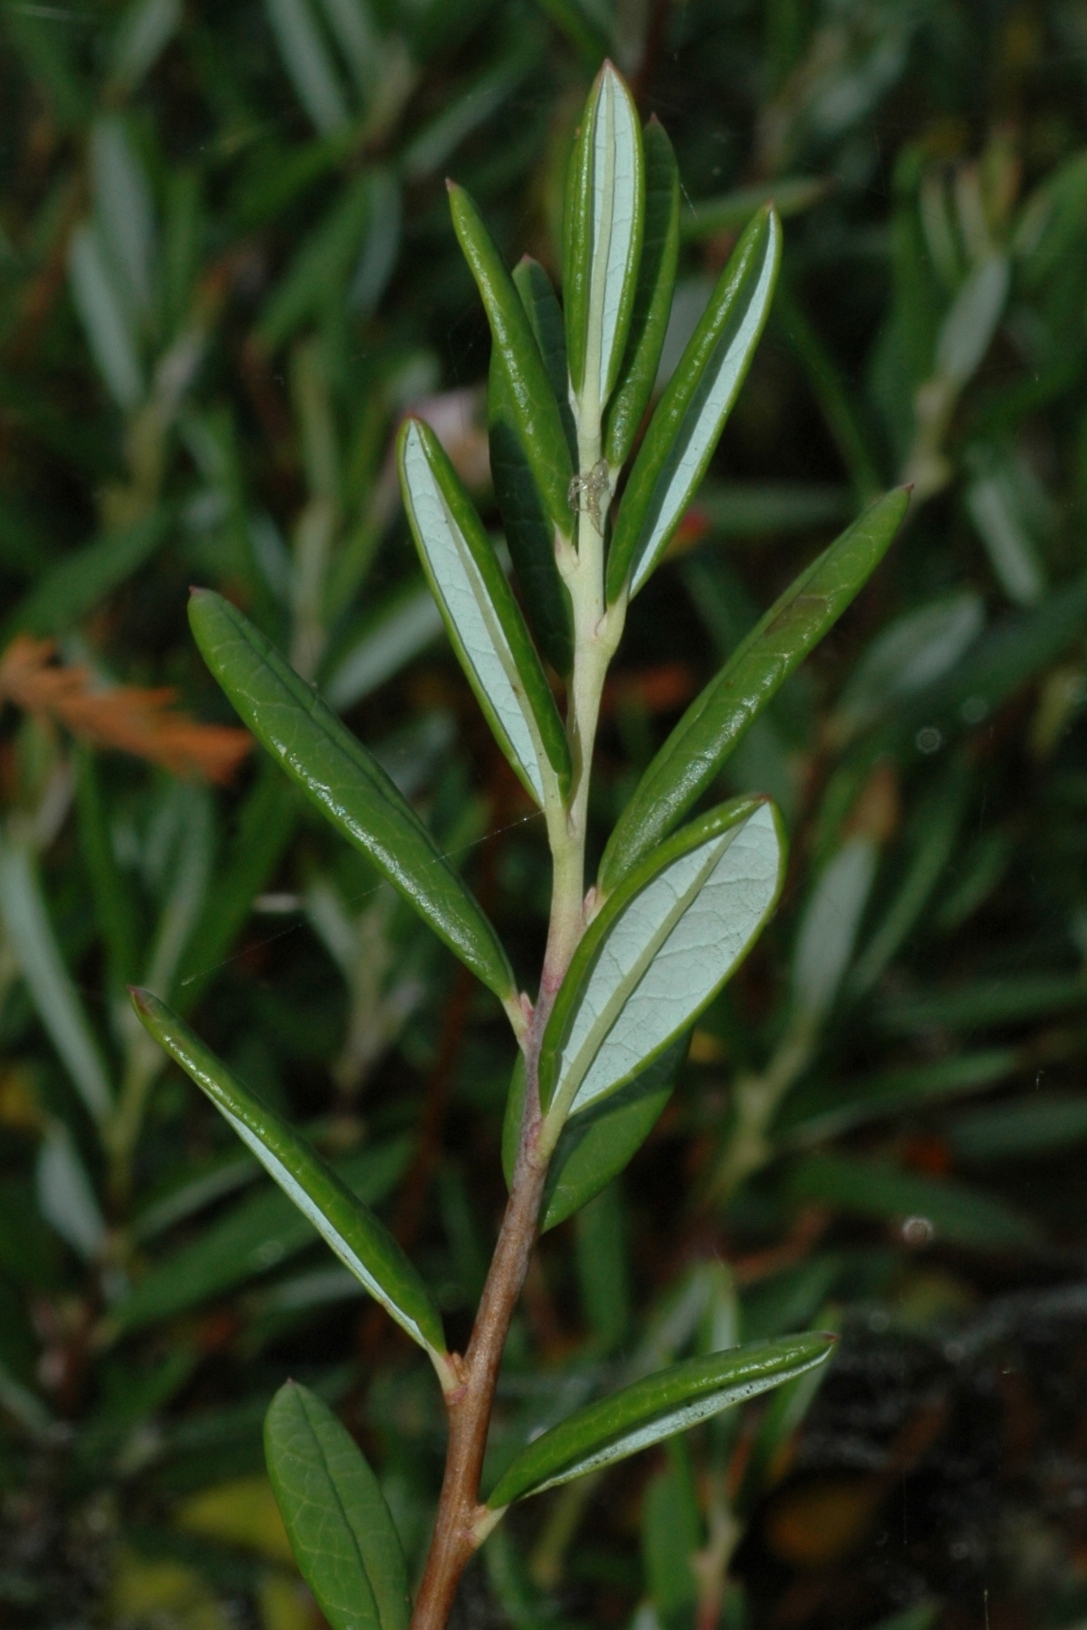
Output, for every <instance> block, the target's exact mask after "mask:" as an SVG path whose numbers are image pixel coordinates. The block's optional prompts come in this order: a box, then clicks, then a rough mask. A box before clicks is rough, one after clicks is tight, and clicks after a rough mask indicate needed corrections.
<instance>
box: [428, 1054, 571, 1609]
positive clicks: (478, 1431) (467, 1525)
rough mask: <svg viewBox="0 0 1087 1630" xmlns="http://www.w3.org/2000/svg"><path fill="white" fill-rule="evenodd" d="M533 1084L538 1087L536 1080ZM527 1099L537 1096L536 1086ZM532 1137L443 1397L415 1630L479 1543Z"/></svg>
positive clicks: (528, 1225) (522, 1269) (528, 1237)
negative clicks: (436, 1480) (433, 1505)
mask: <svg viewBox="0 0 1087 1630" xmlns="http://www.w3.org/2000/svg"><path fill="white" fill-rule="evenodd" d="M533 1073H534V1072H533ZM532 1086H533V1088H534V1087H535V1082H533V1083H532ZM531 1097H532V1098H533V1099H534V1098H535V1091H533V1092H532V1093H531ZM535 1142H536V1139H535V1137H534V1135H533V1134H532V1131H531V1130H530V1131H529V1134H528V1136H526V1137H523V1138H522V1144H521V1153H520V1156H519V1158H518V1162H517V1170H516V1173H515V1174H514V1181H513V1185H512V1188H511V1190H510V1197H509V1201H508V1202H507V1205H506V1213H505V1216H504V1217H503V1219H502V1228H501V1231H500V1233H499V1236H498V1244H497V1246H496V1247H495V1253H494V1257H493V1259H492V1261H491V1267H490V1272H489V1273H488V1275H487V1283H486V1285H485V1286H484V1288H483V1296H482V1299H481V1300H480V1304H479V1311H478V1312H477V1314H476V1322H475V1325H474V1327H473V1330H472V1339H471V1341H470V1342H469V1343H468V1351H467V1352H466V1353H465V1355H464V1358H463V1359H462V1360H461V1371H462V1375H463V1382H462V1385H461V1386H460V1388H459V1389H458V1390H457V1391H456V1392H455V1393H454V1394H453V1395H452V1396H451V1397H450V1398H449V1399H448V1400H447V1402H448V1408H449V1448H448V1451H447V1455H446V1462H445V1478H444V1480H443V1482H442V1492H441V1498H440V1500H439V1502H438V1514H437V1517H436V1519H435V1523H434V1536H433V1538H432V1540H431V1544H430V1553H429V1555H428V1557H427V1564H426V1571H425V1572H424V1574H423V1580H422V1584H421V1585H420V1587H419V1595H418V1597H417V1599H416V1603H415V1612H414V1615H413V1617H412V1621H411V1622H412V1630H444V1626H445V1623H446V1620H447V1619H448V1617H449V1613H450V1610H451V1609H452V1606H453V1600H454V1597H455V1596H456V1593H457V1586H458V1584H459V1583H460V1577H461V1574H462V1573H463V1572H464V1569H465V1567H466V1566H467V1564H468V1562H469V1560H470V1559H471V1557H472V1554H473V1552H474V1550H475V1547H476V1541H475V1538H474V1536H473V1522H474V1518H475V1515H476V1510H477V1505H478V1499H479V1478H480V1473H481V1471H482V1469H483V1455H484V1451H485V1449H486V1446H487V1428H488V1425H489V1423H490V1418H491V1406H492V1403H493V1401H494V1389H495V1384H496V1382H497V1380H498V1368H499V1365H500V1363H501V1361H502V1350H503V1348H504V1346H505V1344H506V1334H507V1332H508V1330H509V1324H510V1319H511V1318H512V1316H513V1310H514V1308H515V1306H516V1305H517V1298H518V1297H519V1295H520V1294H521V1287H522V1286H523V1284H524V1282H525V1275H526V1273H527V1272H528V1262H529V1256H530V1255H531V1252H532V1246H533V1243H534V1241H535V1238H536V1219H537V1216H538V1215H539V1210H540V1198H541V1196H542V1194H543V1185H544V1178H545V1177H546V1175H547V1167H546V1164H544V1163H541V1162H539V1161H538V1160H537V1159H536V1158H535Z"/></svg>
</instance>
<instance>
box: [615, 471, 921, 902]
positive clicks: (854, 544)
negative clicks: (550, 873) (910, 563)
mask: <svg viewBox="0 0 1087 1630" xmlns="http://www.w3.org/2000/svg"><path fill="white" fill-rule="evenodd" d="M908 503H909V491H908V489H907V488H905V487H899V488H896V489H895V491H893V492H889V493H887V494H885V496H884V497H882V498H880V499H878V500H877V501H876V503H874V504H873V505H872V506H871V508H870V509H867V510H865V512H864V514H863V515H861V516H860V517H859V518H858V519H857V520H856V521H854V523H853V525H852V526H851V527H849V528H848V529H847V530H846V531H845V532H843V533H842V535H841V537H840V538H838V539H837V540H836V541H835V542H834V543H832V544H831V546H830V548H829V549H827V550H826V551H825V552H824V553H823V554H821V555H820V556H819V558H818V559H817V560H815V561H813V562H812V564H811V565H810V566H809V567H808V568H807V570H806V571H804V572H801V574H800V576H799V577H798V578H797V579H796V581H795V582H793V583H791V584H790V585H789V587H788V588H787V589H786V590H785V593H784V594H783V595H782V596H781V598H780V599H779V600H777V601H776V602H775V603H774V605H772V606H771V607H770V610H769V611H768V612H767V613H766V615H765V617H763V618H762V620H761V622H759V623H757V624H756V626H755V627H754V628H753V629H752V630H751V633H750V634H749V635H748V636H747V638H746V639H745V640H744V641H743V642H742V643H741V644H740V645H739V646H737V648H736V650H735V651H734V652H733V654H732V656H731V657H730V658H729V660H728V661H727V662H726V663H725V665H724V667H723V668H722V669H721V672H720V673H719V674H718V675H717V677H716V679H713V680H711V681H710V683H709V684H708V685H707V686H706V688H705V690H704V691H703V692H702V694H701V695H700V696H697V697H696V698H695V700H694V701H693V702H692V703H691V705H690V707H689V708H688V709H687V711H686V713H685V714H684V715H683V718H682V719H681V720H680V721H679V724H678V725H677V726H676V728H675V729H674V730H673V731H672V734H671V735H670V736H669V737H668V740H667V741H666V742H665V743H664V746H663V747H662V748H661V749H660V752H659V753H658V754H657V756H656V758H654V759H653V761H652V763H651V764H650V766H649V768H648V769H647V770H646V772H645V774H644V775H643V776H642V779H641V780H640V781H639V783H638V785H637V787H636V788H635V790H634V796H633V798H632V799H631V800H630V803H629V804H628V805H627V807H626V809H624V811H623V813H622V815H621V816H620V817H619V820H618V822H617V824H616V827H615V830H614V831H613V833H612V835H611V837H610V839H609V840H608V846H607V848H606V849H605V851H604V858H603V860H602V861H601V864H600V875H599V879H598V883H599V887H600V888H601V889H602V890H603V891H604V892H605V893H610V892H611V890H612V889H613V888H615V887H616V885H617V884H618V883H619V881H620V879H621V878H623V877H625V876H626V875H627V874H628V873H629V872H630V871H631V870H632V868H633V867H635V866H637V865H638V863H639V862H640V861H641V860H643V859H644V857H645V856H646V855H647V854H648V853H649V852H650V850H651V849H653V848H654V847H655V846H656V845H657V844H658V843H659V842H660V841H661V839H662V838H663V837H664V836H665V835H666V834H667V833H668V832H670V831H671V830H672V828H673V827H674V826H675V824H676V822H677V821H679V820H681V819H682V817H683V816H684V814H685V813H686V812H687V810H688V809H690V807H691V805H692V804H693V803H694V802H695V801H696V800H697V799H698V798H700V797H701V796H702V794H703V793H704V792H705V791H706V789H707V788H708V787H709V786H710V785H711V783H712V782H713V781H714V779H715V778H716V776H717V775H718V774H719V772H720V770H721V768H722V766H723V764H724V763H725V760H726V759H727V758H728V757H729V755H730V753H732V752H733V751H734V749H735V748H736V747H737V746H738V745H739V743H740V741H741V740H742V738H743V736H744V735H745V734H746V732H747V730H748V729H749V728H750V726H751V725H752V724H753V723H754V721H755V719H756V718H757V717H758V715H759V714H760V713H761V712H762V709H763V708H764V707H765V706H766V705H767V703H768V702H769V701H771V699H772V698H773V697H774V696H775V695H776V693H777V691H778V690H779V689H780V688H781V686H782V685H783V684H784V682H785V680H786V679H787V678H788V677H789V675H790V674H791V673H792V671H793V669H794V668H796V667H797V665H798V664H799V663H800V662H802V661H803V659H804V657H806V656H807V654H808V652H809V651H810V650H811V649H812V647H813V646H815V645H817V644H818V642H819V641H820V640H821V639H822V637H823V635H824V634H825V633H826V632H827V631H828V629H830V628H832V627H833V626H834V624H835V623H836V622H837V620H838V618H839V617H840V616H841V614H842V612H843V611H844V610H845V609H846V607H847V606H848V605H849V603H850V602H851V600H852V599H853V597H854V596H855V595H856V594H857V593H858V591H859V590H860V589H861V588H862V587H863V585H864V584H865V583H866V582H867V581H868V578H869V577H870V576H871V574H872V572H873V571H874V570H875V568H876V567H877V566H878V565H879V562H880V561H881V560H882V558H883V556H884V554H885V553H886V551H887V549H888V547H889V546H890V543H891V540H892V538H893V537H894V535H895V533H896V532H897V531H898V528H899V526H900V525H901V524H902V518H903V516H904V515H905V513H906V506H907V504H908Z"/></svg>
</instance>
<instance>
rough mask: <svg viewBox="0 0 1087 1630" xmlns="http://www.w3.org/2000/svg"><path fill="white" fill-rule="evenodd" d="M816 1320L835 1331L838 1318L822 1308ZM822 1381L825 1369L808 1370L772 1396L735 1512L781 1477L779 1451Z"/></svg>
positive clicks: (743, 1509) (746, 1509)
mask: <svg viewBox="0 0 1087 1630" xmlns="http://www.w3.org/2000/svg"><path fill="white" fill-rule="evenodd" d="M817 1317H818V1322H819V1323H820V1324H821V1325H822V1326H823V1329H824V1331H826V1330H827V1329H828V1327H829V1330H833V1331H835V1332H836V1331H837V1330H838V1328H839V1323H840V1321H839V1318H838V1317H836V1316H835V1315H834V1314H833V1313H831V1312H830V1311H829V1310H828V1309H826V1308H824V1309H823V1310H822V1312H821V1313H820V1314H819V1315H818V1316H817ZM826 1378H827V1372H826V1369H825V1368H819V1369H814V1370H808V1371H807V1372H806V1373H805V1374H804V1375H798V1376H796V1377H795V1379H794V1380H792V1381H786V1382H785V1384H784V1386H781V1387H779V1388H778V1390H777V1391H776V1392H775V1393H774V1396H773V1397H772V1398H771V1399H770V1402H769V1403H768V1404H767V1406H766V1409H765V1410H764V1411H763V1415H762V1419H761V1420H760V1421H759V1424H758V1430H757V1431H756V1433H755V1437H754V1441H753V1442H752V1444H751V1450H750V1454H749V1456H748V1459H747V1461H746V1464H745V1466H744V1470H743V1476H742V1478H741V1481H740V1487H739V1489H738V1490H737V1492H736V1496H735V1502H734V1504H735V1509H736V1510H737V1511H740V1512H744V1513H747V1512H750V1511H751V1508H752V1506H753V1505H754V1503H755V1501H756V1500H757V1499H758V1498H759V1496H760V1494H763V1493H764V1492H765V1491H766V1489H767V1487H772V1486H773V1484H774V1483H775V1482H777V1480H778V1478H779V1477H780V1476H781V1475H782V1469H783V1468H782V1465H781V1462H782V1458H783V1456H782V1451H783V1450H784V1449H785V1446H786V1444H787V1443H788V1442H789V1439H790V1438H792V1437H794V1436H795V1435H796V1433H797V1432H798V1431H799V1429H800V1427H801V1425H802V1424H803V1421H804V1417H805V1415H806V1414H807V1413H808V1410H809V1409H810V1408H811V1406H812V1404H813V1403H814V1402H815V1395H816V1393H817V1392H818V1391H819V1389H820V1387H821V1386H822V1385H823V1382H824V1381H825V1380H826ZM787 1464H788V1462H787V1461H786V1465H787ZM775 1474H776V1475H775Z"/></svg>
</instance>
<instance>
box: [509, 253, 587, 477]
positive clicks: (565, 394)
mask: <svg viewBox="0 0 1087 1630" xmlns="http://www.w3.org/2000/svg"><path fill="white" fill-rule="evenodd" d="M513 282H514V287H515V288H516V290H517V292H518V294H519V295H520V296H521V304H522V305H523V306H524V308H525V312H526V314H527V316H528V320H529V323H530V324H531V326H532V332H533V333H534V334H535V336H536V344H537V345H538V346H539V347H540V355H541V357H542V358H543V365H544V367H545V368H546V370H547V377H548V379H549V380H550V381H551V389H552V390H553V391H554V393H555V400H556V402H558V404H559V414H560V416H561V418H562V424H563V429H564V430H565V431H566V442H567V445H568V446H569V448H570V457H571V458H572V459H574V458H576V457H577V431H576V430H575V428H574V415H573V413H572V412H571V411H570V391H569V385H568V382H567V375H566V327H565V324H564V322H563V316H562V307H561V306H560V305H559V302H558V296H557V295H556V294H555V291H554V289H553V288H552V287H551V279H550V278H549V277H548V275H547V273H546V272H545V271H544V269H543V267H542V266H541V265H540V263H539V261H538V260H533V258H532V256H531V255H523V256H522V257H521V259H520V260H519V261H518V263H517V265H516V266H515V267H514V269H513Z"/></svg>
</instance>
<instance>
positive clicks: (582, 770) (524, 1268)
mask: <svg viewBox="0 0 1087 1630" xmlns="http://www.w3.org/2000/svg"><path fill="white" fill-rule="evenodd" d="M597 417H599V416H597ZM582 431H583V433H582V435H581V437H580V452H581V457H580V461H579V462H580V465H581V476H580V477H579V483H578V490H579V494H580V501H579V505H578V508H579V514H578V540H577V549H576V551H575V550H573V549H571V548H570V547H569V546H568V545H567V546H566V547H565V548H564V549H562V550H560V552H559V563H560V571H561V572H562V575H563V577H564V578H565V580H566V584H567V587H568V588H569V591H570V598H571V602H572V605H573V611H574V671H573V674H572V676H571V681H570V702H569V711H568V716H567V733H568V735H569V738H570V746H571V750H572V757H573V763H574V777H573V786H572V788H571V792H570V799H569V802H568V803H567V804H566V806H565V808H563V807H562V806H561V805H559V806H556V807H554V808H548V810H547V826H548V838H549V841H550V845H551V855H552V862H553V868H554V870H553V877H552V890H551V916H550V921H549V924H548V936H547V949H546V951H545V954H544V963H543V969H542V973H541V977H540V989H539V994H538V996H537V1000H536V1005H535V1009H534V1011H533V1013H532V1020H531V1023H530V1024H529V1025H528V1026H527V1029H526V1030H525V1032H524V1033H523V1034H522V1035H520V1036H519V1039H520V1040H521V1043H522V1047H523V1050H524V1054H525V1073H526V1081H525V1110H524V1118H523V1121H522V1125H521V1139H520V1145H519V1148H518V1154H517V1166H516V1169H515V1171H514V1175H513V1182H512V1184H511V1185H510V1197H509V1201H508V1202H507V1205H506V1213H505V1216H504V1217H503V1219H502V1228H501V1230H500V1232H499V1236H498V1244H497V1246H496V1247H495V1253H494V1256H493V1258H492V1260H491V1266H490V1270H489V1272H488V1274H487V1282H486V1284H485V1285H484V1287H483V1296H482V1298H481V1300H480V1304H479V1309H478V1311H477V1313H476V1320H475V1324H474V1326H473V1328H472V1336H471V1340H470V1341H469V1343H468V1349H467V1351H466V1353H465V1354H464V1357H463V1358H456V1359H454V1360H453V1363H454V1365H455V1366H456V1368H457V1371H458V1374H459V1376H460V1385H459V1386H458V1387H456V1388H454V1389H453V1390H452V1391H451V1392H448V1393H447V1394H446V1407H447V1409H448V1412H449V1448H448V1451H447V1455H446V1463H445V1476H444V1478H443V1481H442V1492H441V1497H440V1499H439V1501H438V1512H437V1516H436V1518H435V1523H434V1532H433V1536H432V1538H431V1542H430V1551H429V1553H428V1556H427V1562H426V1568H425V1570H424V1573H423V1579H422V1583H421V1585H420V1587H419V1595H418V1597H417V1599H416V1603H415V1611H414V1614H413V1616H412V1630H444V1626H445V1623H446V1620H447V1619H448V1617H449V1613H450V1610H451V1609H452V1606H453V1600H454V1597H455V1596H456V1592H457V1586H458V1584H459V1582H460V1577H461V1574H462V1573H463V1572H464V1569H465V1567H466V1566H467V1564H468V1562H469V1561H470V1559H471V1557H472V1555H473V1553H474V1552H475V1550H476V1548H477V1547H478V1545H479V1544H481V1543H482V1537H483V1534H484V1533H485V1532H489V1530H490V1526H491V1524H490V1523H489V1522H484V1523H483V1524H481V1523H480V1517H481V1516H482V1515H484V1514H483V1513H482V1512H481V1509H480V1506H479V1504H478V1500H479V1478H480V1473H481V1471H482V1469H483V1456H484V1452H485V1450H486V1445H487V1429H488V1427H489V1425H490V1419H491V1407H492V1404H493V1402H494V1389H495V1385H496V1383H497V1380H498V1370H499V1365H500V1364H501V1361H502V1352H503V1349H504V1347H505V1344H506V1335H507V1333H508V1331H509V1325H510V1319H511V1318H512V1316H513V1310H514V1308H515V1306H516V1305H517V1298H518V1297H519V1296H520V1294H521V1289H522V1286H523V1285H524V1282H525V1275H526V1273H527V1272H528V1264H529V1257H530V1256H531V1253H532V1247H533V1244H534V1243H535V1239H536V1227H537V1220H538V1217H539V1211H540V1202H541V1199H542V1197H543V1188H544V1180H545V1178H546V1176H547V1162H548V1154H547V1153H546V1152H545V1151H544V1149H543V1148H542V1147H541V1140H540V1132H541V1126H542V1118H541V1115H540V1093H539V1060H540V1048H541V1044H542V1042H543V1035H544V1030H545V1028H546V1025H547V1021H548V1018H549V1017H550V1014H551V1009H552V1007H553V1005H554V1001H555V997H556V995H557V994H558V990H559V987H560V985H561V984H562V980H563V976H564V975H565V973H566V970H567V968H568V967H569V965H570V958H571V957H572V956H573V954H574V951H575V950H576V948H577V943H578V941H579V940H580V938H581V936H582V934H583V933H584V930H585V836H586V828H587V822H588V805H589V775H590V769H591V765H592V754H593V743H594V740H595V737H596V727H597V721H598V719H599V716H600V698H601V696H602V694H603V689H604V678H605V675H606V673H607V670H608V663H609V662H610V661H611V658H612V657H613V655H614V654H615V649H616V646H617V645H618V643H619V639H620V636H621V634H622V630H623V622H624V620H625V613H626V605H625V602H622V601H621V602H619V603H618V604H617V605H615V606H613V607H611V608H610V609H609V608H608V606H607V604H606V602H605V598H604V522H603V516H604V515H605V514H606V512H607V506H608V503H609V502H610V500H611V482H610V478H609V474H608V472H607V467H606V465H604V464H603V463H602V461H601V459H600V431H599V424H596V425H595V427H593V429H592V430H591V431H590V432H589V434H588V435H587V436H586V434H585V433H584V432H585V426H584V425H583V427H582Z"/></svg>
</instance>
